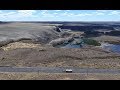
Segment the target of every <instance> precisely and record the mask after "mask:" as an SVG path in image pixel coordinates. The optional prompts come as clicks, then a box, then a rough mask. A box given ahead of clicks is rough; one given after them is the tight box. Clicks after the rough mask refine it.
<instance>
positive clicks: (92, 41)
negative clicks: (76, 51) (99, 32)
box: [83, 38, 101, 46]
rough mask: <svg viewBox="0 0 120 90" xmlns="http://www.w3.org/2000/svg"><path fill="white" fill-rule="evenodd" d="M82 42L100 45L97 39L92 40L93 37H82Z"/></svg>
mask: <svg viewBox="0 0 120 90" xmlns="http://www.w3.org/2000/svg"><path fill="white" fill-rule="evenodd" d="M83 42H84V43H85V44H88V45H94V46H100V45H101V44H100V43H99V42H98V41H96V40H93V39H87V38H84V39H83Z"/></svg>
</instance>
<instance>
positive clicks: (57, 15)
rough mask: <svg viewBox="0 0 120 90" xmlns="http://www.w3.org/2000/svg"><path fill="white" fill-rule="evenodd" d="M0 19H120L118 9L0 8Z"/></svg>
mask: <svg viewBox="0 0 120 90" xmlns="http://www.w3.org/2000/svg"><path fill="white" fill-rule="evenodd" d="M0 21H120V10H0Z"/></svg>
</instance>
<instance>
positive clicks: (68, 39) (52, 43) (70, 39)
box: [49, 37, 73, 46]
mask: <svg viewBox="0 0 120 90" xmlns="http://www.w3.org/2000/svg"><path fill="white" fill-rule="evenodd" d="M70 41H73V37H67V38H59V39H55V40H52V41H51V42H50V43H49V44H50V45H52V46H56V45H60V44H63V43H68V42H70Z"/></svg>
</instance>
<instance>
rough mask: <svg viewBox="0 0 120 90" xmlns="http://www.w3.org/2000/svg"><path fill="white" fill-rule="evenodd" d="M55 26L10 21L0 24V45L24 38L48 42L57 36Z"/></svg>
mask: <svg viewBox="0 0 120 90" xmlns="http://www.w3.org/2000/svg"><path fill="white" fill-rule="evenodd" d="M58 29H59V28H57V27H56V26H50V25H43V24H42V25H41V24H39V23H10V24H4V25H0V46H2V45H5V44H8V43H11V42H14V41H19V40H24V39H29V40H33V41H37V42H41V43H48V42H50V41H51V40H53V39H56V38H59V33H60V32H58V31H59V30H58Z"/></svg>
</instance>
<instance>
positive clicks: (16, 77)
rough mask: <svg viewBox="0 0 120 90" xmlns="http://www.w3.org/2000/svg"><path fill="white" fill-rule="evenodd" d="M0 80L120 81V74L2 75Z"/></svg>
mask: <svg viewBox="0 0 120 90" xmlns="http://www.w3.org/2000/svg"><path fill="white" fill-rule="evenodd" d="M0 80H120V74H97V73H96V74H82V73H79V74H78V73H74V74H73V73H72V74H67V73H64V74H60V73H54V74H52V73H0Z"/></svg>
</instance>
